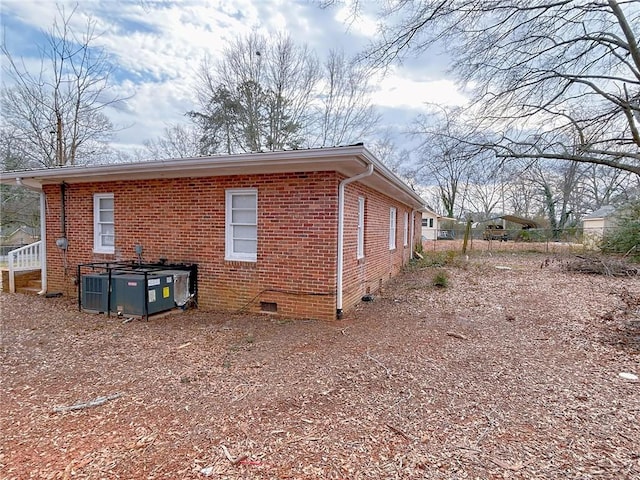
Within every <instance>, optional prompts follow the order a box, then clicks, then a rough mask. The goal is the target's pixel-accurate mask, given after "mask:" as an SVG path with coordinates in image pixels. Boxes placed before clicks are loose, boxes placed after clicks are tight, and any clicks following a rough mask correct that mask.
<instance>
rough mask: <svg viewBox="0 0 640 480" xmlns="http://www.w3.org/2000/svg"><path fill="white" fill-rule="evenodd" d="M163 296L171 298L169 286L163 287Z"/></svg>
mask: <svg viewBox="0 0 640 480" xmlns="http://www.w3.org/2000/svg"><path fill="white" fill-rule="evenodd" d="M162 298H169V287H163V288H162Z"/></svg>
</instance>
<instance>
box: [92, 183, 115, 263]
mask: <svg viewBox="0 0 640 480" xmlns="http://www.w3.org/2000/svg"><path fill="white" fill-rule="evenodd" d="M113 207H114V202H113V193H96V194H95V195H94V196H93V251H94V252H96V253H114V251H115V244H116V243H115V239H116V237H115V233H116V232H115V222H114V210H113Z"/></svg>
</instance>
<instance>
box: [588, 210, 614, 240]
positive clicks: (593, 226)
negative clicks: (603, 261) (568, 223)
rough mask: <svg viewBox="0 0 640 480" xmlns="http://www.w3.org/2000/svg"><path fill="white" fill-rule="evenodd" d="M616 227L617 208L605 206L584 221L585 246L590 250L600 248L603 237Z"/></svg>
mask: <svg viewBox="0 0 640 480" xmlns="http://www.w3.org/2000/svg"><path fill="white" fill-rule="evenodd" d="M615 225H616V208H615V207H613V206H611V205H605V206H603V207H600V208H599V209H597V210H595V211H594V212H592V213H590V214H588V215H585V216H584V217H583V219H582V230H583V244H584V246H585V247H588V248H598V246H599V244H600V242H601V241H602V237H604V235H605V234H606V233H607V231H608V230H610V229H611V228H613V227H615Z"/></svg>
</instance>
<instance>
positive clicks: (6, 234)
mask: <svg viewBox="0 0 640 480" xmlns="http://www.w3.org/2000/svg"><path fill="white" fill-rule="evenodd" d="M38 240H40V234H39V232H38V230H37V229H35V228H33V227H28V226H26V225H20V226H17V227H16V226H12V227H3V228H2V230H1V231H0V245H3V246H4V245H11V246H18V247H19V246H22V245H28V244H30V243H33V242H37V241H38Z"/></svg>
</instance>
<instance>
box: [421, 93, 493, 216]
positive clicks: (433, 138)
mask: <svg viewBox="0 0 640 480" xmlns="http://www.w3.org/2000/svg"><path fill="white" fill-rule="evenodd" d="M432 107H433V110H432V112H431V113H430V114H427V115H421V116H420V117H418V119H417V120H416V123H415V128H414V130H413V132H412V133H413V135H414V136H415V137H416V138H418V139H420V141H421V144H420V148H419V150H420V152H421V158H420V163H419V166H418V173H417V176H418V177H419V178H420V180H421V182H422V183H423V184H425V185H432V184H434V183H435V184H437V185H438V190H439V193H440V202H441V204H442V206H443V208H444V212H445V214H446V215H447V216H448V217H455V216H456V215H459V216H462V214H463V211H464V210H465V208H466V205H465V202H466V200H467V196H468V194H469V193H470V190H469V186H470V185H471V183H473V182H474V181H476V182H478V181H480V180H479V178H480V177H479V174H478V172H482V174H483V176H485V177H488V178H491V177H493V176H494V174H495V172H497V168H496V165H495V162H494V157H493V155H491V154H490V153H488V152H487V151H486V150H484V149H483V148H482V147H478V146H476V145H475V144H474V143H479V142H481V140H479V138H481V135H480V134H479V133H478V132H477V131H475V130H474V128H473V126H470V125H469V124H467V122H466V119H465V117H464V115H463V112H462V111H461V109H446V108H442V107H439V106H437V105H433V106H432ZM474 177H477V178H478V180H475V179H474ZM491 183H493V181H492V180H491Z"/></svg>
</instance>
